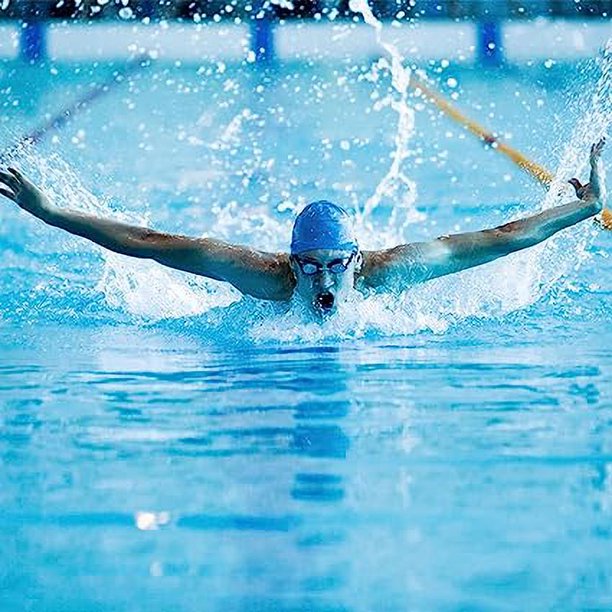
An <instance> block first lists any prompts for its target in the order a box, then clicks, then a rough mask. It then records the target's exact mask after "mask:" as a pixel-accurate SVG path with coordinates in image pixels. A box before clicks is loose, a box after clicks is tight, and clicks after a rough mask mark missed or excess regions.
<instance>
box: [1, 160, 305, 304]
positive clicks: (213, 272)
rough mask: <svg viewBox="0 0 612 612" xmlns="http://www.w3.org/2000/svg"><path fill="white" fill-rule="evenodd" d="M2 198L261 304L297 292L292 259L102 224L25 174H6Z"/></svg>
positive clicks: (105, 243)
mask: <svg viewBox="0 0 612 612" xmlns="http://www.w3.org/2000/svg"><path fill="white" fill-rule="evenodd" d="M0 195H3V196H5V197H6V198H9V199H10V200H12V201H13V202H15V203H16V204H17V205H18V206H19V207H20V208H22V209H23V210H25V211H27V212H29V213H30V214H32V215H34V216H35V217H38V218H39V219H41V220H42V221H44V222H45V223H47V224H48V225H51V226H54V227H59V228H61V229H63V230H66V231H67V232H70V233H71V234H75V235H77V236H82V237H83V238H87V239H88V240H91V241H92V242H95V243H96V244H99V245H101V246H103V247H105V248H107V249H109V250H111V251H114V252H115V253H121V254H122V255H130V256H132V257H140V258H145V259H153V260H155V261H157V262H158V263H160V264H163V265H165V266H168V267H170V268H175V269H177V270H183V271H185V272H191V273H192V274H197V275H199V276H206V277H208V278H212V279H215V280H221V281H226V282H228V283H231V284H232V285H233V286H234V287H236V288H237V289H238V290H239V291H241V292H242V293H245V294H247V295H252V296H254V297H257V298H260V299H268V300H286V299H288V298H289V297H291V295H292V293H293V276H292V274H291V271H290V265H289V257H288V256H287V255H283V254H275V253H264V252H261V251H255V250H253V249H250V248H248V247H243V246H238V245H233V244H227V243H224V242H221V241H220V240H214V239H211V238H189V237H188V236H179V235H174V234H165V233H162V232H157V231H154V230H151V229H148V228H145V227H138V226H133V225H129V224H127V223H121V222H118V221H113V220H111V219H101V218H98V217H95V216H93V215H88V214H86V213H82V212H79V211H74V210H63V209H61V208H58V207H56V206H54V205H53V204H51V203H50V202H49V200H48V198H47V197H46V196H45V194H44V193H43V192H42V191H41V190H40V189H38V187H36V186H35V185H34V184H33V183H32V182H31V181H29V180H28V179H27V178H26V177H25V176H24V175H23V174H22V173H21V172H19V171H18V170H16V169H14V168H9V169H8V172H5V171H3V170H0Z"/></svg>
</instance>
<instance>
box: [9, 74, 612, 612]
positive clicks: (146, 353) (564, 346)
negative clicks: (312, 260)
mask: <svg viewBox="0 0 612 612" xmlns="http://www.w3.org/2000/svg"><path fill="white" fill-rule="evenodd" d="M78 68H79V69H78V70H75V66H73V65H57V66H55V67H54V71H53V72H52V73H51V72H48V71H45V70H47V69H45V70H37V69H31V70H29V71H25V70H24V69H23V68H19V69H18V67H17V65H13V64H5V65H3V66H2V71H1V77H0V86H1V87H2V88H5V95H6V96H7V97H6V101H5V102H3V104H4V106H3V110H4V111H5V113H4V121H3V123H2V125H3V128H2V129H3V133H4V134H5V141H6V143H8V142H10V141H11V139H12V138H15V137H17V136H18V135H19V134H22V133H25V132H27V131H28V130H30V129H32V127H34V126H36V125H37V124H39V123H40V122H41V121H42V120H43V119H44V117H45V115H46V114H47V113H49V114H52V113H53V112H55V111H56V110H57V109H58V108H59V107H61V105H62V104H63V103H64V102H65V101H68V100H71V99H73V96H74V95H75V92H78V91H82V89H83V88H84V87H85V88H87V86H89V83H91V82H94V81H95V80H96V79H103V78H105V77H106V76H107V75H108V74H109V73H110V72H111V71H112V69H113V67H109V66H105V65H99V66H97V67H78ZM119 68H121V67H119ZM114 69H117V66H115V67H114ZM369 69H370V68H369V64H368V65H365V66H363V67H353V66H347V65H338V66H306V65H303V66H300V65H298V66H296V65H291V66H287V67H284V68H280V69H278V70H277V71H274V72H271V73H268V74H266V75H261V74H259V75H257V74H256V73H253V72H249V71H247V69H246V68H245V67H238V66H227V67H226V66H223V67H220V66H212V67H211V66H204V67H202V66H182V67H177V66H169V65H168V66H165V65H163V64H160V65H154V66H151V67H149V68H147V69H145V70H144V71H143V72H142V73H137V74H133V75H132V76H131V77H130V78H129V79H127V81H126V82H124V83H123V84H122V85H121V86H120V87H118V88H117V89H116V90H114V91H112V92H110V93H109V94H108V95H107V96H106V97H105V98H103V99H100V100H99V101H98V102H96V105H92V106H91V107H90V108H89V109H88V110H87V111H84V112H83V113H82V114H80V115H78V116H77V117H76V118H75V120H74V121H73V122H72V123H71V124H70V125H69V126H66V128H64V130H63V131H61V132H59V133H56V135H55V136H56V137H55V139H53V138H51V137H50V138H48V139H47V140H45V141H44V142H43V143H41V145H40V146H39V147H38V148H36V149H34V150H27V151H24V152H22V153H20V154H19V156H18V157H17V158H15V163H18V164H19V165H20V166H21V167H22V168H24V169H25V170H26V171H27V172H29V173H30V175H31V176H32V177H33V178H35V179H36V180H37V181H39V182H41V183H42V184H43V185H44V186H45V188H46V189H47V190H48V192H49V193H50V195H51V196H52V197H53V198H54V200H55V201H56V202H57V203H58V204H59V205H62V206H70V207H74V208H81V209H84V210H89V211H90V212H94V213H96V214H104V215H109V216H115V217H116V218H123V219H127V220H132V221H136V222H141V223H148V224H150V225H153V226H155V227H159V228H161V229H165V230H169V231H181V232H184V233H189V234H192V235H202V234H214V235H220V236H221V237H224V238H226V239H231V240H236V241H240V242H244V243H249V244H257V245H258V246H261V247H262V248H286V246H287V242H288V231H289V228H290V225H291V220H292V218H293V211H294V209H295V208H296V207H299V205H300V204H301V203H303V202H304V201H306V200H307V199H309V198H311V197H315V196H319V195H320V196H321V197H331V198H333V199H336V200H338V201H340V202H341V203H344V204H345V205H347V206H357V207H358V206H359V204H360V203H363V202H364V201H365V200H366V199H367V198H368V197H370V196H371V195H372V193H373V192H374V190H375V188H376V186H377V185H378V184H380V181H381V180H382V177H383V176H384V175H385V173H386V172H387V170H388V168H389V165H390V158H389V153H390V152H391V151H392V150H393V147H394V138H395V136H396V135H397V114H396V113H395V111H393V109H392V108H391V107H389V106H384V107H382V108H381V109H380V110H378V111H377V110H375V109H373V104H375V102H376V100H377V99H379V98H381V97H384V96H385V95H387V94H388V93H389V91H388V83H387V82H386V81H385V80H384V79H383V78H382V77H381V79H380V80H379V81H374V82H373V81H372V80H371V79H364V78H362V75H363V74H367V73H368V71H369ZM451 69H452V67H451ZM208 70H210V72H207V71H208ZM452 70H453V72H452V75H453V78H456V79H457V80H458V82H459V87H458V91H459V93H460V95H459V98H458V102H457V103H459V104H462V105H463V108H465V109H467V110H469V111H470V112H471V113H472V114H474V115H476V116H480V117H481V119H483V120H486V121H487V122H488V123H489V125H491V126H497V127H498V129H500V131H503V130H507V132H511V134H509V137H510V138H512V139H513V142H514V143H515V144H516V145H519V146H521V147H523V148H525V149H526V150H527V151H528V152H529V153H530V154H532V155H534V156H535V157H536V158H537V159H538V161H540V162H541V163H544V164H547V165H548V166H549V167H550V168H551V169H553V170H555V169H556V168H560V170H559V173H560V175H561V176H562V177H565V175H567V174H573V173H579V172H582V173H583V174H582V175H583V176H584V155H585V154H586V150H587V149H586V147H587V145H588V143H589V142H590V140H592V139H593V138H594V137H595V136H596V135H597V134H595V133H593V132H594V131H595V128H594V127H593V125H594V123H593V121H594V120H593V121H591V122H590V123H589V122H587V125H586V127H585V126H584V118H585V116H587V117H588V116H589V115H588V113H589V112H591V113H595V114H594V115H590V116H591V118H592V117H593V116H595V119H597V117H600V115H601V106H597V105H595V108H594V107H593V102H592V99H591V96H590V92H591V91H592V90H593V89H594V87H595V86H596V83H597V82H598V79H599V80H600V79H601V75H600V73H599V72H598V71H597V69H596V68H595V67H594V66H592V65H587V66H573V65H568V66H565V67H559V66H558V67H555V68H553V69H552V70H549V69H547V68H545V67H543V66H532V67H525V68H523V69H520V70H519V69H516V70H508V71H505V72H502V73H500V74H489V73H482V72H479V73H474V72H472V71H469V70H467V69H452ZM568 71H569V72H568ZM568 74H574V75H580V78H581V79H582V86H581V88H578V89H577V88H576V84H575V83H574V82H573V80H572V79H570V78H568ZM433 75H434V76H436V78H441V77H440V76H439V75H436V73H435V71H434V72H433ZM449 76H450V75H449ZM446 83H447V80H446V77H445V76H444V78H442V81H441V87H442V88H443V89H444V88H445V87H447V85H445V84H446ZM9 86H10V89H9V90H8V93H7V91H6V87H9ZM373 92H374V94H373ZM585 92H586V93H585ZM391 93H392V92H391ZM447 93H451V92H450V91H447ZM15 100H18V102H19V103H18V104H14V101H15ZM568 101H572V104H571V105H569V104H568ZM600 102H601V101H600ZM411 104H413V105H414V108H415V109H416V111H415V116H414V120H415V124H414V128H413V129H414V132H413V133H411V134H408V136H409V138H408V141H409V142H410V147H409V148H410V151H411V154H410V157H408V158H407V160H406V162H405V168H404V170H405V172H406V174H407V176H408V177H409V179H410V180H411V181H412V182H413V183H414V185H413V186H412V187H410V186H409V185H406V184H402V185H400V186H398V185H395V187H394V189H395V191H394V192H393V194H392V195H391V196H390V197H389V198H388V199H387V201H384V202H382V203H381V204H380V206H379V207H377V208H376V210H374V211H373V213H372V216H371V218H369V219H368V220H367V221H368V223H369V225H368V223H366V224H364V226H363V227H362V231H363V240H364V242H365V243H371V244H375V243H377V241H378V243H389V242H392V241H393V240H394V239H395V238H396V237H397V231H399V230H398V229H397V225H403V223H404V221H406V224H405V227H402V228H401V233H402V235H403V236H404V237H405V238H406V239H412V238H423V237H427V236H430V237H433V236H436V235H438V234H439V233H443V232H447V231H460V230H465V229H469V228H478V227H486V226H491V225H495V224H497V223H499V222H501V221H502V220H504V219H509V218H511V217H515V216H516V215H519V214H529V213H530V212H535V211H536V210H538V207H539V205H540V203H541V202H542V201H543V199H544V194H543V192H542V191H541V189H540V188H539V187H537V186H535V185H534V184H533V183H532V182H530V179H528V178H527V177H524V176H522V175H521V174H519V173H518V171H517V170H516V169H515V168H513V167H512V166H511V165H509V163H508V162H507V161H505V160H503V159H501V158H500V157H498V156H495V155H494V154H493V153H492V152H491V151H486V150H485V149H483V148H482V146H481V145H479V144H478V143H476V142H473V141H472V140H470V139H469V138H468V137H467V136H465V135H464V134H463V133H462V132H461V130H459V129H458V128H457V127H455V126H453V125H452V124H449V123H448V122H446V120H444V119H442V118H440V117H439V116H438V115H437V114H431V113H429V112H428V111H427V110H425V109H421V107H420V106H419V103H418V101H416V100H413V101H411ZM598 104H599V103H598ZM598 113H600V114H599V115H598ZM581 121H582V122H583V124H581ZM602 121H604V123H605V120H602ZM608 121H609V119H608ZM581 125H582V127H580V126H581ZM589 126H590V127H589ZM599 127H601V124H600V125H599ZM551 128H553V129H551ZM590 129H591V130H592V131H589V130H590ZM598 129H599V128H598ZM50 136H51V135H50ZM568 143H569V144H568ZM606 155H607V157H606V159H607V160H609V159H610V156H609V152H608V153H607V154H606ZM564 160H565V161H564ZM574 160H576V161H574ZM564 164H565V165H564ZM402 190H403V191H402ZM568 195H569V194H568V193H565V196H563V197H565V201H567V197H568ZM410 197H412V198H413V200H414V199H416V208H414V206H413V207H412V208H411V207H410V201H411V200H410ZM563 197H562V199H563ZM398 199H401V200H402V201H403V202H404V208H402V209H399V210H398V208H397V206H396V204H397V201H398ZM415 210H416V212H417V213H418V214H417V215H415V214H414V213H415ZM393 211H395V214H396V217H395V223H396V226H392V225H391V223H390V219H391V220H392V219H393V216H392V213H393ZM417 219H419V220H418V221H417ZM408 221H410V222H409V223H408ZM413 221H415V222H413ZM611 245H612V242H611V241H610V235H608V234H605V233H603V232H600V231H597V230H595V229H594V227H593V225H592V224H591V223H590V222H588V223H584V224H582V225H581V226H580V227H577V228H574V229H572V230H570V231H569V232H566V233H565V234H563V235H561V236H560V237H558V238H556V239H555V240H554V241H551V242H549V243H548V244H547V245H545V246H544V247H538V248H536V249H532V250H530V251H529V252H528V253H522V254H518V255H516V256H513V257H510V258H507V259H505V260H502V261H499V262H496V263H495V264H492V265H489V266H485V267H483V268H482V269H480V270H475V271H469V272H466V273H465V274H461V275H458V276H456V277H451V278H447V279H441V280H439V281H435V282H433V283H429V284H426V285H424V286H422V287H418V288H415V289H414V290H411V291H409V292H408V293H407V294H406V295H403V296H393V297H392V298H389V299H379V300H365V301H364V302H360V303H357V304H355V305H354V307H353V308H351V309H350V310H349V311H348V312H347V313H345V315H346V316H345V317H344V319H343V320H341V321H339V322H335V323H331V324H329V325H327V326H323V328H321V327H320V326H318V325H315V324H312V323H310V322H307V321H304V320H302V319H301V318H300V316H299V314H296V313H295V312H294V311H293V310H291V309H289V311H287V309H286V308H284V307H276V306H273V305H266V304H258V303H256V302H254V301H251V300H240V299H239V296H237V295H236V294H235V293H233V292H232V291H230V290H227V289H225V288H223V287H222V286H220V285H219V284H217V283H213V282H206V281H201V280H196V279H192V278H190V277H188V276H187V275H183V274H180V273H177V272H167V271H164V270H162V269H161V268H159V267H157V266H155V265H153V264H151V263H148V262H137V261H134V260H128V259H125V258H121V257H119V256H112V255H108V254H104V253H103V252H102V251H100V250H99V249H97V248H96V247H94V246H91V245H89V244H87V243H85V242H84V241H82V240H79V239H76V238H73V237H70V236H66V235H64V234H62V233H60V232H59V231H57V230H53V229H50V228H46V227H44V226H42V225H41V224H40V223H38V222H37V221H35V220H32V219H28V218H26V216H25V215H24V213H22V212H20V211H17V210H15V209H14V207H12V206H11V205H10V203H8V202H4V201H3V202H2V206H1V208H0V253H1V254H2V260H3V271H2V274H1V275H0V291H1V294H0V419H1V422H2V429H1V434H0V461H1V463H2V470H1V476H0V479H1V480H0V484H1V486H0V510H1V512H0V541H1V543H2V560H1V561H0V587H1V588H0V603H1V608H2V610H53V611H55V610H62V611H64V610H74V611H82V610H130V611H132V610H143V611H144V610H147V611H148V610H208V609H210V610H243V609H244V610H433V609H440V610H446V609H448V610H450V609H478V610H485V609H499V610H517V609H555V610H566V609H567V610H569V609H610V608H612V566H611V565H610V550H611V546H612V536H611V532H610V525H611V524H612V523H611V520H612V434H611V432H610V427H611V424H612V402H611V400H610V389H611V387H612V385H611V382H612V380H611V374H610V371H611V367H612V358H611V355H610V343H611V341H612V331H611V326H610V308H611V306H612V301H611V293H610V285H611V281H612V273H611V272H610V265H609V262H610V256H611V255H612V246H611Z"/></svg>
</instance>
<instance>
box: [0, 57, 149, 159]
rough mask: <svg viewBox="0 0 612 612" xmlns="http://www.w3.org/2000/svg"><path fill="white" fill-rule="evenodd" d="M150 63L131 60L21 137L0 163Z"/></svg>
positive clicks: (62, 123) (39, 140)
mask: <svg viewBox="0 0 612 612" xmlns="http://www.w3.org/2000/svg"><path fill="white" fill-rule="evenodd" d="M151 63H152V59H151V58H150V57H149V56H148V55H139V56H138V57H136V58H134V59H133V60H130V62H129V63H128V65H127V66H126V68H125V69H124V70H122V71H114V72H113V75H112V76H111V77H110V78H108V79H106V80H105V81H103V82H102V83H100V84H97V85H96V86H95V87H92V88H91V89H90V90H89V91H87V92H86V93H85V94H83V95H82V96H81V97H80V98H78V99H77V100H75V101H74V102H72V103H71V104H69V105H68V106H66V107H64V108H63V109H62V110H61V111H59V112H58V113H57V114H56V115H54V116H52V117H51V118H50V119H48V120H47V121H45V122H44V123H42V124H41V125H39V126H38V127H36V128H34V129H33V130H32V131H31V132H29V133H28V134H26V135H25V136H22V137H21V138H20V139H19V140H18V141H17V142H16V143H15V144H13V145H12V146H10V147H8V148H6V149H4V150H3V151H2V152H0V161H2V162H3V163H4V160H5V159H6V158H10V157H12V156H13V155H14V154H16V153H18V152H19V151H20V150H21V149H22V148H23V147H24V146H27V145H36V144H38V143H40V142H41V141H42V140H43V139H44V138H45V137H46V136H47V134H49V132H52V131H54V130H59V129H61V128H63V127H64V126H65V125H66V124H68V123H69V122H70V121H72V119H73V118H74V117H75V116H76V115H78V114H79V113H80V112H81V111H83V110H85V109H86V108H88V107H89V106H90V105H91V104H92V102H95V101H96V100H98V99H100V98H102V97H104V96H105V95H107V94H108V93H110V92H111V91H113V90H114V89H115V88H116V87H118V86H119V85H121V84H122V83H123V82H124V81H125V79H126V78H127V77H129V76H130V75H132V74H135V73H137V72H140V71H141V70H143V69H144V68H147V67H149V66H150V65H151Z"/></svg>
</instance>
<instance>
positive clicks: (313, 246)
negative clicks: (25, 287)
mask: <svg viewBox="0 0 612 612" xmlns="http://www.w3.org/2000/svg"><path fill="white" fill-rule="evenodd" d="M603 147H604V140H603V139H602V140H600V141H599V142H598V143H596V144H594V145H593V146H592V147H591V152H590V167H591V171H590V181H589V184H588V185H585V186H581V185H580V183H579V182H578V181H577V180H575V179H572V184H573V185H574V186H575V187H576V192H577V196H578V198H579V199H578V200H576V201H573V202H570V203H568V204H563V205H561V206H557V207H555V208H551V209H548V210H545V211H544V212H541V213H538V214H536V215H533V216H531V217H527V218H525V219H521V220H518V221H513V222H511V223H506V224H505V225H501V226H499V227H496V228H493V229H487V230H482V231H476V232H467V233H463V234H456V235H451V236H442V237H440V238H436V239H435V240H431V241H428V242H416V243H411V244H401V245H398V246H396V247H393V248H390V249H385V250H379V251H361V250H360V249H359V246H358V243H357V240H356V238H355V233H354V229H353V223H352V219H351V217H350V215H349V214H348V213H347V212H346V211H345V210H344V209H342V208H341V207H340V206H337V205H336V204H332V203H331V202H328V201H324V200H322V201H319V202H313V203H312V204H309V205H308V206H306V208H304V210H302V212H301V213H300V214H299V215H298V216H297V218H296V220H295V224H294V226H293V233H292V239H291V252H290V254H286V253H265V252H262V251H258V250H255V249H251V248H249V247H245V246H238V245H234V244H228V243H225V242H221V241H219V240H215V239H212V238H190V237H187V236H179V235H173V234H165V233H161V232H157V231H154V230H151V229H147V228H143V227H136V226H132V225H128V224H126V223H119V222H117V221H111V220H109V219H100V218H98V217H94V216H92V215H88V214H86V213H82V212H77V211H71V210H62V209H60V208H57V207H55V206H53V205H52V204H51V203H50V202H49V200H48V199H47V197H46V196H45V195H44V194H43V192H42V191H40V189H38V188H37V187H36V186H35V185H33V184H32V183H31V182H30V181H29V180H28V179H27V178H26V177H25V176H24V175H23V174H22V173H21V172H19V171H18V170H16V169H14V168H9V169H8V171H2V170H0V195H3V196H5V197H7V198H9V199H10V200H13V201H14V202H16V203H17V204H18V205H19V206H20V207H21V208H22V209H23V210H25V211H27V212H29V213H30V214H32V215H34V216H35V217H38V218H39V219H41V220H42V221H44V222H45V223H47V224H49V225H51V226H54V227H59V228H61V229H64V230H66V231H68V232H70V233H72V234H76V235H77V236H82V237H84V238H87V239H88V240H91V241H93V242H95V243H97V244H99V245H101V246H103V247H105V248H107V249H110V250H111V251H115V252H116V253H121V254H123V255H130V256H132V257H140V258H146V259H153V260H155V261H157V262H158V263H160V264H162V265H165V266H168V267H170V268H175V269H177V270H183V271H185V272H191V273H192V274H197V275H199V276H205V277H208V278H212V279H215V280H219V281H225V282H228V283H230V284H231V285H233V286H234V287H236V289H238V290H239V291H240V292H242V293H243V294H245V295H250V296H253V297H256V298H260V299H263V300H284V301H288V300H290V299H292V298H293V296H298V297H299V299H301V300H303V301H304V302H305V303H306V304H307V305H308V306H309V308H310V309H311V310H312V312H313V313H314V314H315V315H317V316H319V317H321V318H325V317H327V316H329V315H331V314H332V313H334V312H335V311H336V310H337V306H338V304H339V303H341V302H343V301H345V300H346V299H347V298H348V296H349V295H350V294H351V292H353V291H354V290H358V291H361V292H364V293H365V292H368V291H396V292H399V291H402V290H404V289H406V288H407V287H409V286H410V285H412V284H415V283H421V282H424V281H427V280H430V279H432V278H436V277H439V276H444V275H446V274H451V273H453V272H459V271H460V270H465V269H466V268H472V267H474V266H479V265H481V264H484V263H487V262H489V261H493V260H494V259H498V258H499V257H503V256H504V255H508V254H509V253H513V252H515V251H519V250H521V249H525V248H527V247H530V246H533V245H535V244H538V243H539V242H542V241H543V240H546V239H547V238H549V237H550V236H552V235H553V234H555V233H557V232H558V231H560V230H562V229H564V228H567V227H570V226H571V225H574V224H576V223H578V222H580V221H583V220H584V219H588V218H589V217H592V216H594V215H596V214H598V213H599V212H600V211H601V210H602V207H603V205H604V203H605V202H604V201H605V197H606V195H605V185H604V168H603V162H602V160H601V153H602V150H603Z"/></svg>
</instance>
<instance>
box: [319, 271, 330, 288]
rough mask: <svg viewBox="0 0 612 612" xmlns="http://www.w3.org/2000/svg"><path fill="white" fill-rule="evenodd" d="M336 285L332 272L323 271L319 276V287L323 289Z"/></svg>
mask: <svg viewBox="0 0 612 612" xmlns="http://www.w3.org/2000/svg"><path fill="white" fill-rule="evenodd" d="M333 285H334V277H333V276H332V274H331V273H330V272H327V271H323V272H321V276H320V278H319V287H321V289H330V288H331V287H333Z"/></svg>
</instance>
